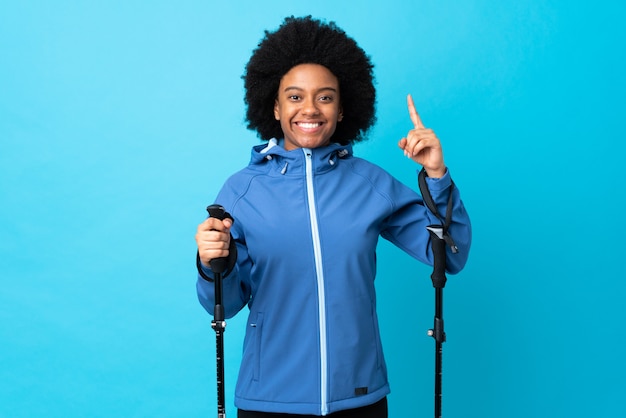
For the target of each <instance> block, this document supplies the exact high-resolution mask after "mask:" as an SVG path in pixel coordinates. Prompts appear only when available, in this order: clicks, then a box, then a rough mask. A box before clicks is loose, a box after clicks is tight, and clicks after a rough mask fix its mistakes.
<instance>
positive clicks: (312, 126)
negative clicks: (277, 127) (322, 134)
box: [296, 122, 322, 129]
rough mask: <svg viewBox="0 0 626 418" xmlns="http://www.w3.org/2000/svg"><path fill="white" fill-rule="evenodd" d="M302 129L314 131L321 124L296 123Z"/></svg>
mask: <svg viewBox="0 0 626 418" xmlns="http://www.w3.org/2000/svg"><path fill="white" fill-rule="evenodd" d="M296 125H298V126H299V127H300V128H302V129H316V128H319V127H320V126H322V123H321V122H298V123H296Z"/></svg>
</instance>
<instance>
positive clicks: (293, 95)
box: [287, 94, 300, 102]
mask: <svg viewBox="0 0 626 418" xmlns="http://www.w3.org/2000/svg"><path fill="white" fill-rule="evenodd" d="M287 100H289V101H292V102H297V101H298V100H300V96H298V95H297V94H290V95H289V96H287Z"/></svg>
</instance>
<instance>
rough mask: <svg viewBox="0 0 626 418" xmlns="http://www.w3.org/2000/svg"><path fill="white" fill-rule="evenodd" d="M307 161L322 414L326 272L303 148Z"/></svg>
mask: <svg viewBox="0 0 626 418" xmlns="http://www.w3.org/2000/svg"><path fill="white" fill-rule="evenodd" d="M303 151H304V156H305V162H306V187H307V198H308V202H309V216H310V218H311V237H312V239H313V252H314V255H315V271H316V274H317V295H318V309H319V312H318V315H319V323H320V385H321V387H320V390H321V397H320V403H321V414H322V415H327V414H328V404H327V402H328V400H327V389H328V372H327V370H328V368H327V363H328V358H327V356H328V354H327V352H326V348H327V347H326V297H325V295H324V272H323V269H322V249H321V245H320V235H319V229H318V225H317V212H316V211H315V193H314V189H313V163H312V160H311V150H310V149H308V148H303Z"/></svg>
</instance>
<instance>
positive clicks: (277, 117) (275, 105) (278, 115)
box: [274, 99, 280, 120]
mask: <svg viewBox="0 0 626 418" xmlns="http://www.w3.org/2000/svg"><path fill="white" fill-rule="evenodd" d="M274 119H276V120H280V112H279V111H278V99H276V100H274Z"/></svg>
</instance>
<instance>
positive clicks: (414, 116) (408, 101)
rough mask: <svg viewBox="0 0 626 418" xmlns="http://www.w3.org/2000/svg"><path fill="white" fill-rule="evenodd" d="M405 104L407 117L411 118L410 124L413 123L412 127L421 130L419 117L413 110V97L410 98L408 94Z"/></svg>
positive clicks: (421, 125)
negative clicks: (407, 111) (407, 109)
mask: <svg viewBox="0 0 626 418" xmlns="http://www.w3.org/2000/svg"><path fill="white" fill-rule="evenodd" d="M406 104H407V106H408V107H409V116H411V122H413V126H414V127H415V128H416V129H418V128H423V127H424V124H423V123H422V120H421V119H420V115H419V114H418V113H417V110H416V109H415V104H414V103H413V97H411V95H410V94H409V95H408V96H407V97H406Z"/></svg>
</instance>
